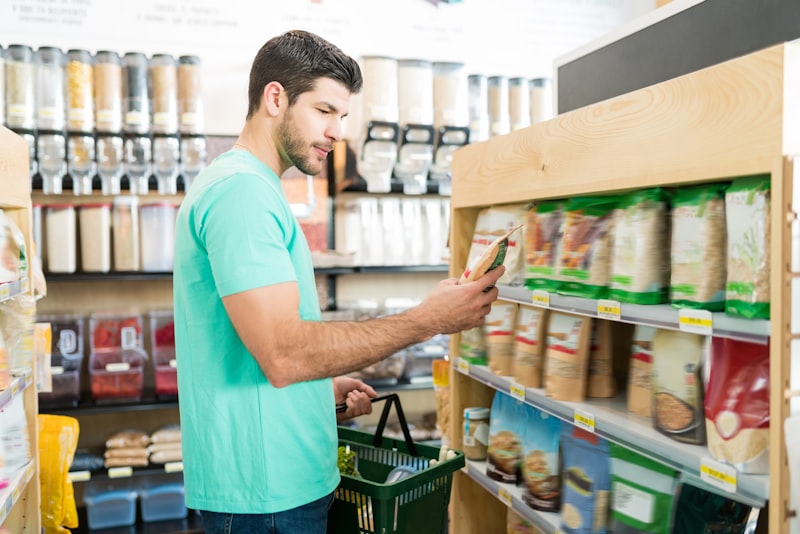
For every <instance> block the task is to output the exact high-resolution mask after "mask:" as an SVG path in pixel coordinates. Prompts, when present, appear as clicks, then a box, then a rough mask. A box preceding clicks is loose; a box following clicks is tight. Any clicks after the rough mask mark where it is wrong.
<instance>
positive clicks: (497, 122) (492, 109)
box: [487, 76, 511, 137]
mask: <svg viewBox="0 0 800 534" xmlns="http://www.w3.org/2000/svg"><path fill="white" fill-rule="evenodd" d="M487 84H488V87H489V135H490V136H492V137H494V136H496V135H503V134H507V133H508V132H509V131H510V130H511V121H510V116H509V112H508V78H506V77H505V76H490V77H489V78H488V80H487Z"/></svg>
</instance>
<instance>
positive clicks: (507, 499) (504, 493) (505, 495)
mask: <svg viewBox="0 0 800 534" xmlns="http://www.w3.org/2000/svg"><path fill="white" fill-rule="evenodd" d="M497 498H498V499H500V500H501V501H502V502H503V503H504V504H505V505H506V506H511V493H510V492H509V491H508V490H507V489H505V488H497Z"/></svg>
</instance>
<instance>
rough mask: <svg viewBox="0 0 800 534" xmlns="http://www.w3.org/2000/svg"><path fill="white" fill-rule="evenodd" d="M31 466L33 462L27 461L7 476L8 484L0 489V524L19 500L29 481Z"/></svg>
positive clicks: (31, 473) (31, 475) (31, 471)
mask: <svg viewBox="0 0 800 534" xmlns="http://www.w3.org/2000/svg"><path fill="white" fill-rule="evenodd" d="M33 468H34V465H33V462H28V463H27V464H25V466H24V467H22V468H20V469H17V471H16V472H14V474H13V475H12V476H11V477H9V481H8V482H9V483H8V486H6V487H5V488H3V489H0V525H2V524H3V522H4V521H5V520H6V517H8V514H9V513H10V512H11V509H12V508H13V507H14V505H15V504H16V503H17V501H18V500H19V498H20V496H21V495H22V492H23V490H24V489H25V486H27V485H28V483H29V482H30V481H31V478H32V477H33Z"/></svg>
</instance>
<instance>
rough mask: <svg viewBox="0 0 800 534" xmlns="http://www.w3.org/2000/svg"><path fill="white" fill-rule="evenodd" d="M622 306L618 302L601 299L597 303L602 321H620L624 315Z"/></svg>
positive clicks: (598, 313)
mask: <svg viewBox="0 0 800 534" xmlns="http://www.w3.org/2000/svg"><path fill="white" fill-rule="evenodd" d="M621 309H622V308H621V306H620V305H619V302H617V301H616V300H606V299H601V300H598V301H597V316H598V317H599V318H601V319H611V320H612V321H619V318H620V316H621V315H622V312H621Z"/></svg>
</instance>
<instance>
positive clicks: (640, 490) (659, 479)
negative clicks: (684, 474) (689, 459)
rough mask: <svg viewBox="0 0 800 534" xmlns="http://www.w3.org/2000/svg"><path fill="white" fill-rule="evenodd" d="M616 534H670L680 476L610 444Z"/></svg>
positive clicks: (612, 510)
mask: <svg viewBox="0 0 800 534" xmlns="http://www.w3.org/2000/svg"><path fill="white" fill-rule="evenodd" d="M609 445H610V451H611V527H612V531H613V532H614V534H642V533H648V534H649V533H653V534H669V533H670V532H671V531H670V527H671V525H672V507H673V500H674V499H675V495H676V490H677V486H678V478H677V477H678V472H677V471H675V470H674V469H670V468H669V467H667V466H665V465H663V464H660V463H658V462H655V461H653V460H651V459H649V458H645V457H644V456H642V455H641V454H638V453H636V452H633V451H631V450H628V449H626V448H625V447H622V446H620V445H617V444H616V443H610V444H609Z"/></svg>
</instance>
